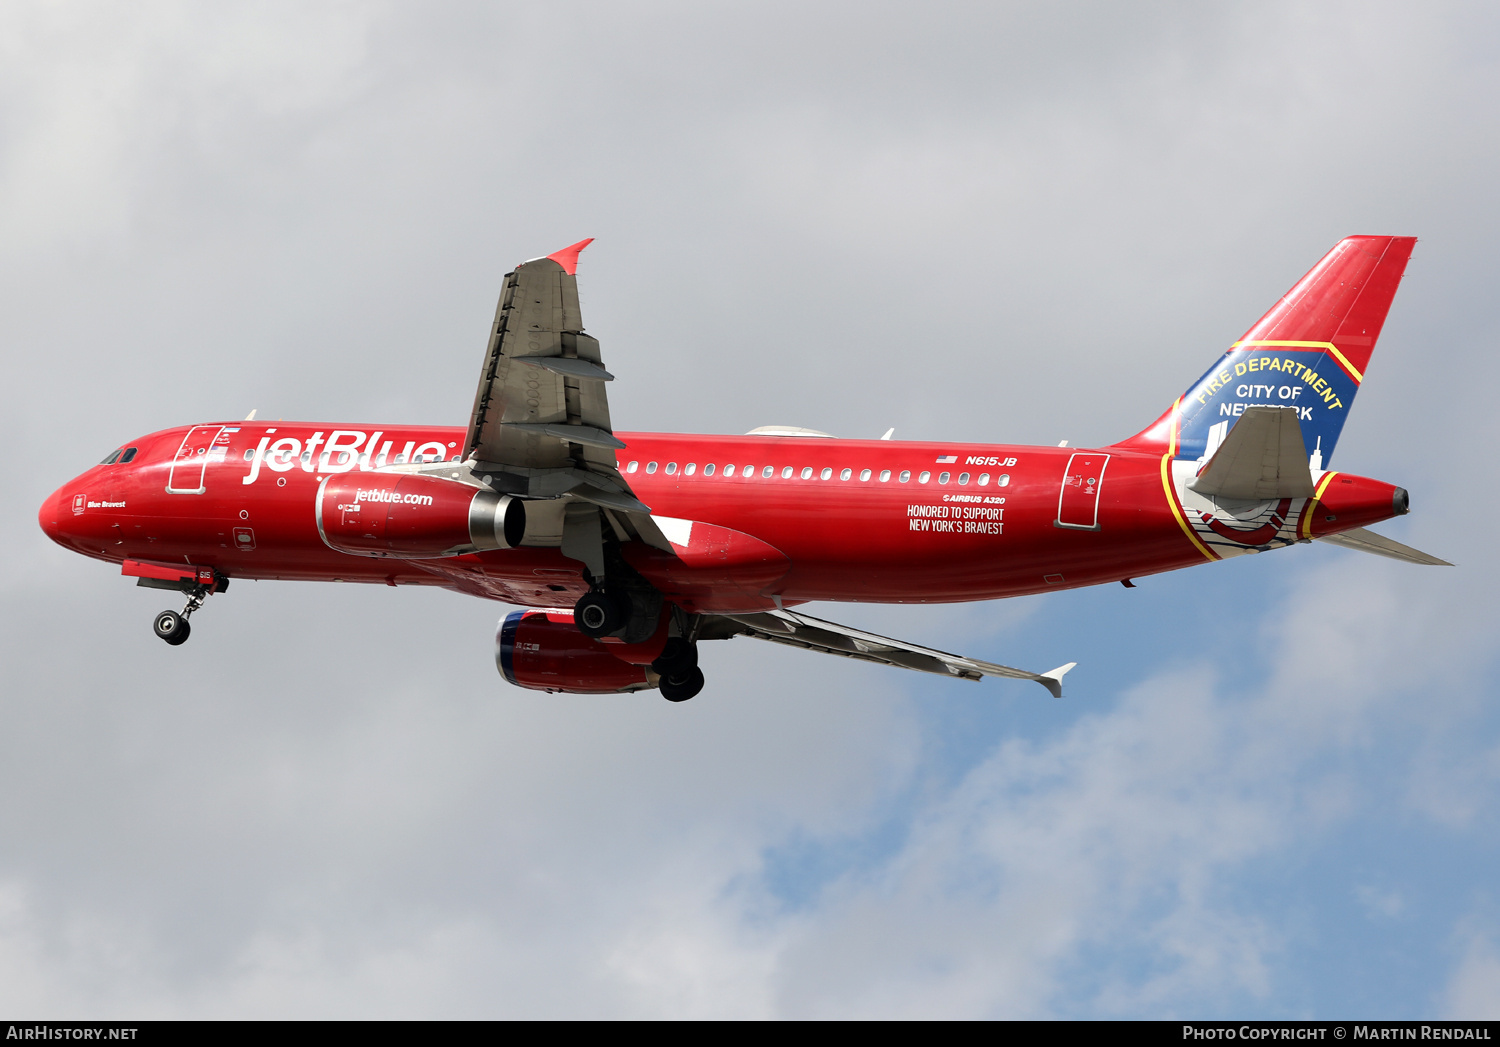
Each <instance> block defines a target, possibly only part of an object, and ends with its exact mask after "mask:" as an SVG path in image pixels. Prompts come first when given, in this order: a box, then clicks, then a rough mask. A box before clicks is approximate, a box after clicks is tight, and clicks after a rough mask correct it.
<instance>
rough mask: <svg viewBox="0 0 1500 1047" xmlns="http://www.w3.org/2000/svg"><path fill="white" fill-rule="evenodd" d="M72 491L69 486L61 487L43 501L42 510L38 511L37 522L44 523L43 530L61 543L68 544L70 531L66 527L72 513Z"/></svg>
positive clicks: (49, 536)
mask: <svg viewBox="0 0 1500 1047" xmlns="http://www.w3.org/2000/svg"><path fill="white" fill-rule="evenodd" d="M72 500H73V496H72V492H71V490H70V489H69V488H68V487H59V488H58V489H57V490H55V491H53V492H52V494H51V495H50V496H49V497H48V498H47V500H46V501H45V502H43V503H42V508H41V511H40V512H38V513H37V516H36V519H37V523H39V524H41V525H42V532H43V533H44V534H45V535H46V536H47V537H48V538H51V539H52V540H53V541H54V542H57V543H58V544H59V545H66V544H67V537H68V533H67V531H66V530H65V529H64V528H65V526H66V523H67V519H68V517H69V516H71V515H72V508H71V506H72Z"/></svg>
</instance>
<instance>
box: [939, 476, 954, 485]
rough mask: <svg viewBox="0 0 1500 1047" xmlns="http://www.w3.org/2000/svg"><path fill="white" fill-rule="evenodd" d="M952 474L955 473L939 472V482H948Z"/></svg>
mask: <svg viewBox="0 0 1500 1047" xmlns="http://www.w3.org/2000/svg"><path fill="white" fill-rule="evenodd" d="M951 475H953V474H952V473H939V474H938V483H940V484H945V483H947V482H948V477H949V476H951Z"/></svg>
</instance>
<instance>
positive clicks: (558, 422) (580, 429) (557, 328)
mask: <svg viewBox="0 0 1500 1047" xmlns="http://www.w3.org/2000/svg"><path fill="white" fill-rule="evenodd" d="M592 242H593V241H592V239H589V240H581V241H579V242H578V243H576V244H573V245H572V246H571V247H565V248H563V249H562V250H561V251H558V252H556V253H554V254H550V255H548V256H547V257H545V258H534V259H532V260H531V261H529V262H522V263H521V264H520V265H518V266H516V268H515V270H514V271H513V272H510V273H507V274H506V276H505V286H504V287H503V288H502V289H501V291H500V302H499V305H498V306H497V307H496V309H495V322H494V324H493V325H492V326H491V328H490V340H489V345H488V347H487V348H486V350H485V355H484V368H483V370H481V372H480V375H479V388H478V390H477V391H476V392H475V394H474V410H473V412H472V413H471V415H470V417H469V432H468V435H467V437H466V438H465V440H464V458H466V459H467V460H468V461H469V462H470V463H471V467H472V468H473V470H474V472H475V473H476V474H479V475H480V476H482V477H483V478H484V479H485V480H486V482H488V483H490V484H491V485H492V486H493V487H494V488H495V489H496V490H498V491H501V492H502V493H506V494H515V495H522V496H525V497H528V498H566V499H569V503H568V505H569V508H568V510H567V512H566V514H565V516H564V518H563V519H564V521H565V522H564V524H563V547H564V555H574V556H575V558H577V559H581V560H583V561H585V562H586V563H588V564H589V566H590V568H591V569H592V570H593V571H594V573H595V575H597V576H602V574H603V563H602V559H601V556H602V554H601V553H600V551H599V550H600V535H601V533H604V529H607V530H608V531H611V532H613V533H614V534H615V535H617V536H618V537H619V538H621V539H622V540H625V539H630V538H639V539H640V540H641V541H644V542H646V543H647V544H650V545H654V546H656V547H657V548H659V549H670V548H671V546H670V545H669V544H668V543H667V541H666V539H665V538H663V537H662V536H661V532H660V531H659V530H658V529H657V527H656V525H655V524H653V523H652V522H651V516H650V513H651V510H650V508H649V507H648V506H646V505H644V504H643V503H642V502H641V500H640V499H638V498H637V497H636V496H635V493H634V492H633V491H631V489H630V485H629V484H628V483H626V481H625V478H624V477H623V476H621V475H620V470H619V467H618V465H617V464H616V462H615V451H616V450H617V449H619V448H622V447H624V446H625V445H624V444H623V443H621V442H620V440H618V439H617V438H616V437H615V435H614V432H613V430H612V429H611V426H610V420H609V402H608V400H607V399H606V398H605V394H604V385H605V383H606V382H609V381H612V380H613V378H614V376H613V375H611V374H610V373H609V372H608V371H606V370H605V369H604V365H603V362H602V360H601V358H600V355H599V342H598V340H597V339H595V338H593V337H592V336H590V335H587V334H584V332H583V313H582V310H580V309H579V306H578V277H577V271H578V255H579V253H580V252H581V251H582V250H583V249H584V248H585V247H587V246H588V245H589V244H590V243H592ZM593 507H597V508H598V509H601V510H603V513H602V514H601V513H599V512H594V511H592V508H593ZM601 515H602V517H603V519H602V520H601V519H600V517H601Z"/></svg>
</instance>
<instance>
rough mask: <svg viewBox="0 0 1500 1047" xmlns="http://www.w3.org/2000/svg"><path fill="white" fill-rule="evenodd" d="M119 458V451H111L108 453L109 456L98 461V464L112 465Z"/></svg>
mask: <svg viewBox="0 0 1500 1047" xmlns="http://www.w3.org/2000/svg"><path fill="white" fill-rule="evenodd" d="M119 460H120V452H119V451H111V452H110V454H109V457H108V458H106V459H104V461H102V462H100V463H99V464H100V465H114V464H115V462H117V461H119Z"/></svg>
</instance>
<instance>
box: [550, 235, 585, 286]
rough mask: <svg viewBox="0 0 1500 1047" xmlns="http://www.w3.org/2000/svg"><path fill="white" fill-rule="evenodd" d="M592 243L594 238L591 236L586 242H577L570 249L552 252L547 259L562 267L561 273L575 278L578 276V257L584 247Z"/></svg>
mask: <svg viewBox="0 0 1500 1047" xmlns="http://www.w3.org/2000/svg"><path fill="white" fill-rule="evenodd" d="M593 242H594V238H593V237H592V236H591V237H589V238H588V239H587V240H579V241H578V242H577V243H576V244H574V245H573V246H572V247H564V248H563V249H562V250H561V251H554V252H553V253H552V254H549V255H548V256H547V257H548V258H550V259H552V260H553V261H554V262H556V263H557V264H558V265H560V266H562V267H563V272H565V273H567V274H568V275H569V276H576V275H577V274H578V256H579V255H580V254H582V253H583V249H584V248H585V247H587V246H588V245H589V244H591V243H593Z"/></svg>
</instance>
